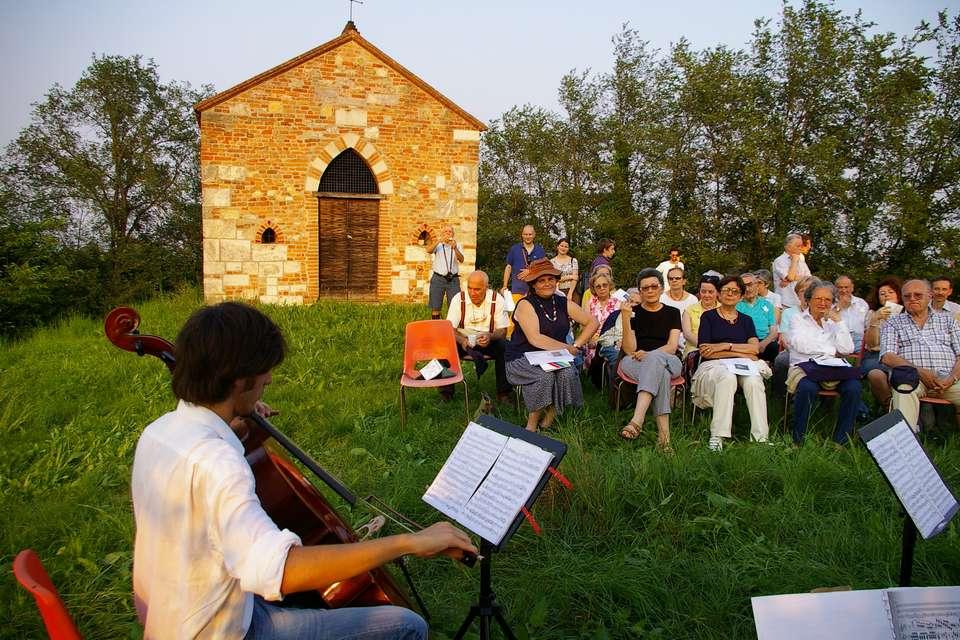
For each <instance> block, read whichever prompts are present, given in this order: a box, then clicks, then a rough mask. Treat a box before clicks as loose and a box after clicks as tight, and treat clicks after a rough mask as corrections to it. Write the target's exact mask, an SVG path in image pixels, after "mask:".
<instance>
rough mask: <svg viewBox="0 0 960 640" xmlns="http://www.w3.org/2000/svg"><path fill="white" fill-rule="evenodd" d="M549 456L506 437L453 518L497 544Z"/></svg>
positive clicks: (533, 446)
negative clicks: (472, 491)
mask: <svg viewBox="0 0 960 640" xmlns="http://www.w3.org/2000/svg"><path fill="white" fill-rule="evenodd" d="M552 459H553V454H552V453H550V452H549V451H544V450H543V449H541V448H540V447H538V446H536V445H533V444H530V443H529V442H524V441H523V440H518V439H516V438H510V441H509V442H507V446H506V447H504V448H503V451H502V452H501V453H500V457H499V458H497V462H496V464H494V465H493V468H492V469H491V470H490V475H488V476H487V478H486V480H484V481H483V484H481V485H480V488H479V489H477V492H476V493H475V494H474V495H473V497H472V498H470V501H469V502H468V503H467V505H466V507H465V508H464V510H463V511H462V512H461V515H460V517H459V518H457V521H458V522H460V524H462V525H463V526H465V527H467V528H468V529H470V530H471V531H473V532H474V533H476V534H477V535H479V536H480V537H482V538H483V539H485V540H488V541H489V542H492V543H493V544H500V541H501V540H502V539H503V536H504V535H506V533H507V530H508V529H509V528H510V525H511V524H512V523H513V520H514V518H516V517H517V514H518V513H520V509H521V508H522V507H523V505H524V503H525V502H526V501H527V498H528V497H530V494H531V493H532V492H533V490H534V489H535V488H536V486H537V482H538V481H539V480H540V476H542V475H543V472H544V471H545V470H546V468H547V467H548V466H549V465H550V461H551V460H552Z"/></svg>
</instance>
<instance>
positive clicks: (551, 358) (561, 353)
mask: <svg viewBox="0 0 960 640" xmlns="http://www.w3.org/2000/svg"><path fill="white" fill-rule="evenodd" d="M523 355H524V356H526V358H527V362H529V363H530V364H532V365H534V366H537V365H542V364H544V363H551V362H573V360H574V356H573V355H572V354H571V353H570V352H569V351H567V350H566V349H556V350H554V351H528V352H527V353H525V354H523Z"/></svg>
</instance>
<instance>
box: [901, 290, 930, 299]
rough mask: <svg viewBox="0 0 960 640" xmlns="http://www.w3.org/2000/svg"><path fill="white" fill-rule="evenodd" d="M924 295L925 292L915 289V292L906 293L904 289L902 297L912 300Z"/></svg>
mask: <svg viewBox="0 0 960 640" xmlns="http://www.w3.org/2000/svg"><path fill="white" fill-rule="evenodd" d="M925 295H927V294H925V293H924V292H922V291H917V292H915V293H907V292H906V291H904V292H903V297H904V298H906V299H907V300H912V299H913V298H922V297H923V296H925Z"/></svg>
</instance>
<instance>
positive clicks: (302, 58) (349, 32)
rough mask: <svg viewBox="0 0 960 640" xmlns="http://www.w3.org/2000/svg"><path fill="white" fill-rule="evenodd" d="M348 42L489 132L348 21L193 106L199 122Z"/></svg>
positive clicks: (482, 129)
mask: <svg viewBox="0 0 960 640" xmlns="http://www.w3.org/2000/svg"><path fill="white" fill-rule="evenodd" d="M348 42H355V43H357V44H358V45H360V46H361V47H363V48H364V49H366V50H367V51H369V52H370V53H371V54H373V55H374V57H376V58H379V59H380V60H381V61H383V62H384V63H385V64H386V65H387V66H389V67H390V68H392V69H393V70H394V71H396V72H397V73H399V74H400V75H402V76H403V77H405V78H406V79H407V80H409V81H410V82H412V83H413V84H415V85H417V86H418V87H420V88H421V89H423V90H424V91H426V92H427V93H428V94H430V95H431V96H433V97H434V98H436V99H437V100H438V101H439V102H440V103H441V104H443V105H444V106H446V107H447V108H448V109H450V110H451V111H454V112H455V113H457V114H459V115H460V116H462V117H463V118H464V119H465V120H466V121H467V122H469V123H470V124H472V125H473V126H474V127H476V128H477V129H479V130H480V131H486V130H487V125H485V124H483V123H482V122H481V121H480V120H478V119H477V118H475V117H473V116H472V115H470V114H469V113H467V112H466V111H464V110H463V109H461V108H460V107H458V106H457V105H456V103H454V102H453V101H452V100H450V98H448V97H446V96H445V95H443V94H442V93H440V92H439V91H437V90H436V89H434V88H433V87H431V86H430V85H429V84H427V83H426V82H424V81H423V80H422V79H420V78H419V77H418V76H417V75H416V74H414V73H413V72H412V71H410V70H409V69H407V68H406V67H404V66H403V65H401V64H400V63H399V62H397V61H396V60H394V59H393V58H391V57H390V56H388V55H387V54H385V53H384V52H383V51H381V50H380V49H378V48H376V47H375V46H373V45H372V44H370V42H368V41H367V40H366V39H364V37H363V36H361V35H360V32H359V31H357V27H356V25H354V24H353V21H352V20H351V21H349V22H347V26H345V27H344V28H343V33H341V34H340V37H339V38H334V39H333V40H330V41H329V42H325V43H324V44H322V45H320V46H319V47H316V48H315V49H311V50H310V51H307V52H306V53H303V54H301V55H299V56H297V57H296V58H292V59H290V60H287V61H286V62H284V63H283V64H280V65H277V66H276V67H274V68H272V69H269V70H267V71H264V72H263V73H261V74H259V75H256V76H254V77H252V78H250V79H249V80H246V81H244V82H241V83H240V84H238V85H235V86H233V87H230V88H229V89H227V90H226V91H222V92H220V93H218V94H217V95H215V96H211V97H209V98H207V99H206V100H202V101H200V102H198V103H197V104H196V105H195V106H194V107H193V110H194V112H195V113H196V114H197V119H198V120H199V119H200V114H201V113H202V112H203V111H206V110H207V109H209V108H210V107H215V106H216V105H218V104H220V103H221V102H224V101H226V100H229V99H230V98H232V97H234V96H236V95H237V94H240V93H242V92H244V91H246V90H247V89H250V88H252V87H255V86H256V85H258V84H260V83H261V82H263V81H265V80H269V79H270V78H273V77H274V76H278V75H280V74H281V73H284V72H285V71H288V70H290V69H293V68H294V67H297V66H299V65H301V64H303V63H304V62H307V61H308V60H312V59H313V58H316V57H317V56H319V55H323V54H324V53H327V52H328V51H333V50H334V49H336V48H337V47H339V46H342V45H344V44H346V43H348Z"/></svg>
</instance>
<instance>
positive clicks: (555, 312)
mask: <svg viewBox="0 0 960 640" xmlns="http://www.w3.org/2000/svg"><path fill="white" fill-rule="evenodd" d="M526 271H527V272H526V273H525V274H524V277H523V280H524V281H525V282H527V283H528V284H529V286H530V290H529V292H528V293H527V295H526V296H524V297H523V298H521V299H520V300H519V301H518V302H517V308H516V310H515V311H514V312H513V321H514V323H515V324H514V327H513V335H511V336H510V342H509V343H507V349H506V354H505V356H504V359H505V360H506V363H507V380H508V381H509V382H510V384H515V385H520V386H521V387H522V389H523V401H524V404H525V405H526V407H527V411H528V412H529V414H528V415H527V430H528V431H537V430H538V429H546V428H548V427H549V426H551V425H552V424H553V421H554V419H556V417H557V416H558V415H560V414H561V413H563V410H564V408H565V407H568V406H575V407H579V406H580V405H582V404H583V389H582V388H581V387H580V374H579V371H578V370H577V368H576V367H574V366H569V367H565V368H560V369H553V370H551V371H544V370H543V369H542V368H541V367H540V366H535V365H532V364H530V362H529V361H528V360H527V359H526V357H525V355H524V354H526V353H528V352H531V351H560V350H563V351H567V352H569V353H570V354H572V355H577V354H579V353H580V350H581V349H582V348H583V346H584V345H585V344H586V343H587V341H588V340H589V339H590V337H591V336H592V335H593V334H595V333H596V332H597V327H599V326H600V325H599V324H598V323H597V321H596V320H595V319H594V318H592V317H590V314H588V313H587V312H586V311H584V310H583V309H581V308H580V306H579V305H578V304H577V303H575V302H574V301H573V300H570V299H569V298H567V297H565V296H562V295H560V294H558V293H557V282H559V280H560V270H559V269H557V268H556V267H554V266H553V264H551V262H550V261H549V260H547V259H546V258H540V259H539V260H534V261H533V262H531V263H530V266H529V267H528V268H527V270H526ZM571 320H573V321H575V322H577V323H579V324H580V325H581V326H582V327H583V329H582V330H581V331H580V335H579V336H577V338H576V340H574V341H573V344H567V343H566V338H567V333H568V332H569V331H570V321H571Z"/></svg>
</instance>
